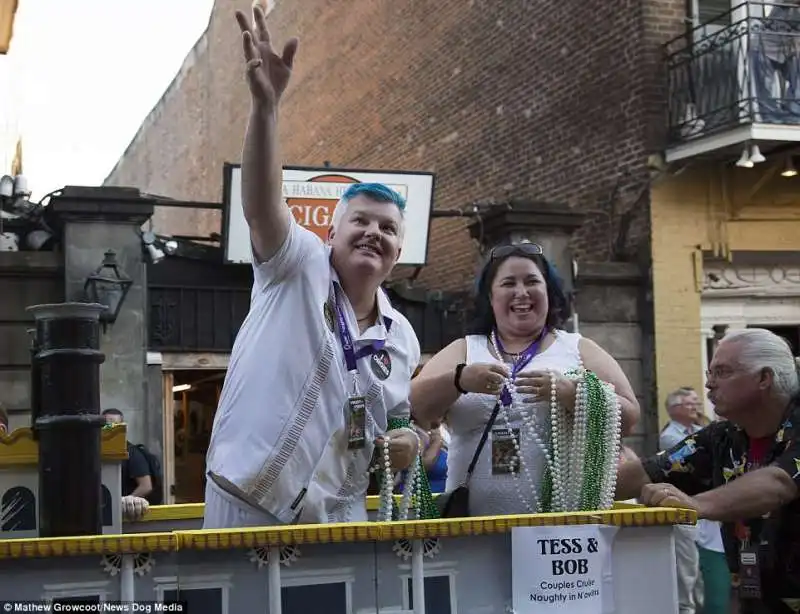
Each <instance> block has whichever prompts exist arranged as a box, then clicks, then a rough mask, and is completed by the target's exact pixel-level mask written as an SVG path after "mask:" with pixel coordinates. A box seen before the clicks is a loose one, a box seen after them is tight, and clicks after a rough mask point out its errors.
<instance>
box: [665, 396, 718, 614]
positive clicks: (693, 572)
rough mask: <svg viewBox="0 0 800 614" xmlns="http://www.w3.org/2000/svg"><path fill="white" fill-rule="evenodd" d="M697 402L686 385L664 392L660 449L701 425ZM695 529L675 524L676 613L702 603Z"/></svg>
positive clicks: (687, 612) (691, 613) (691, 610)
mask: <svg viewBox="0 0 800 614" xmlns="http://www.w3.org/2000/svg"><path fill="white" fill-rule="evenodd" d="M698 406H699V398H698V396H697V393H696V392H695V391H694V390H693V389H691V388H689V387H688V386H684V387H682V388H678V389H677V390H675V391H673V392H671V393H669V394H668V395H667V401H666V409H667V414H668V415H669V422H668V423H667V425H666V426H665V427H664V428H663V429H662V430H661V435H660V436H659V448H660V449H661V450H669V449H670V448H671V447H672V446H674V445H675V444H677V443H678V442H679V441H681V440H683V439H684V438H685V437H688V436H689V435H691V434H692V433H696V432H697V431H699V430H700V429H701V428H702V427H701V426H700V425H699V424H698V421H697V417H698V411H697V410H698ZM700 522H708V521H698V524H699V523H700ZM715 526H716V525H715ZM698 529H699V527H695V526H688V525H678V526H676V527H675V557H676V560H677V565H678V567H677V571H678V604H679V612H680V614H694V613H695V612H696V611H698V610H699V608H698V606H700V605H702V591H701V590H700V589H701V588H702V582H701V579H700V555H699V552H698V549H697V544H696V543H695V539H696V537H697V532H698ZM717 530H719V528H717Z"/></svg>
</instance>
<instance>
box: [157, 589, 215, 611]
mask: <svg viewBox="0 0 800 614" xmlns="http://www.w3.org/2000/svg"><path fill="white" fill-rule="evenodd" d="M164 601H183V602H185V603H186V610H187V611H189V612H196V613H197V614H222V589H221V588H190V589H185V588H183V589H180V590H173V589H170V590H166V591H164Z"/></svg>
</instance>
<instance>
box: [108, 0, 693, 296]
mask: <svg viewBox="0 0 800 614" xmlns="http://www.w3.org/2000/svg"><path fill="white" fill-rule="evenodd" d="M248 6H249V2H248V1H247V0H217V3H216V6H215V8H214V11H213V14H212V18H211V21H210V24H209V28H208V31H207V32H206V34H205V35H204V36H203V38H202V39H201V40H200V42H199V43H198V45H197V46H196V48H195V49H194V50H193V51H192V53H190V55H189V57H187V60H186V62H185V64H184V67H183V69H182V70H181V73H180V74H179V75H178V77H177V78H176V80H175V83H173V85H172V86H171V87H170V89H169V90H168V91H167V92H166V94H165V95H164V98H163V99H162V100H161V101H160V102H159V103H158V105H157V106H156V107H155V109H154V110H153V112H152V114H151V116H150V117H149V118H148V119H147V121H146V122H145V124H144V125H143V126H142V128H141V130H140V132H139V134H138V135H137V136H136V137H135V138H134V140H133V142H132V144H131V145H130V147H129V148H128V150H127V151H126V152H125V154H124V156H123V157H122V159H121V160H120V162H119V164H118V165H117V167H116V168H115V169H114V171H113V172H112V173H111V175H110V176H109V178H108V179H107V183H108V184H113V185H134V186H137V187H140V188H142V189H144V190H146V191H149V192H152V193H157V194H163V195H168V196H172V197H175V198H182V199H194V200H214V201H218V200H221V198H222V165H223V163H224V162H226V161H227V162H238V161H239V160H240V151H241V143H242V136H243V133H244V128H245V124H246V118H247V114H248V108H249V98H248V92H247V89H246V86H245V84H244V81H243V69H242V61H241V57H240V53H241V52H240V44H239V35H238V27H237V25H236V23H235V20H234V18H233V11H234V9H235V8H237V7H238V8H247V7H248ZM680 6H681V3H680V2H678V1H677V0H650V4H649V6H645V7H644V8H642V3H640V2H636V1H635V0H613V1H612V2H610V3H609V2H600V1H599V0H566V1H563V2H558V3H546V2H541V1H538V2H534V1H532V0H513V1H509V2H492V1H489V0H437V1H433V0H415V1H414V2H411V3H402V2H391V1H389V0H353V1H352V2H349V3H344V2H341V1H340V2H334V1H333V0H306V2H303V3H298V2H290V1H288V0H276V3H275V8H274V9H273V11H272V12H271V14H270V16H269V21H270V24H271V28H272V34H273V38H275V39H277V40H278V41H280V43H282V42H283V41H284V40H285V39H286V38H287V37H288V36H291V35H298V36H299V37H300V38H301V45H300V50H299V54H298V57H297V62H296V70H295V74H294V76H293V84H292V86H291V88H290V90H289V91H288V92H287V95H286V96H285V100H284V104H283V110H282V114H283V120H282V135H281V137H282V143H283V148H284V157H285V160H286V163H288V164H304V165H321V164H322V163H323V162H325V161H329V162H330V163H331V164H332V165H333V166H344V167H347V166H352V167H359V168H382V167H383V168H394V169H416V170H425V171H433V172H435V173H436V174H437V191H436V206H437V207H439V208H453V207H461V206H466V205H468V204H470V203H473V202H476V201H502V200H506V199H508V198H536V199H545V200H550V201H555V202H559V203H563V204H564V205H565V206H572V207H578V208H580V209H581V210H583V211H586V212H588V213H589V214H590V215H589V217H588V219H587V222H586V224H585V225H584V227H583V228H582V229H581V230H580V231H578V233H577V236H576V241H575V246H576V249H577V250H578V254H579V256H580V257H581V258H583V259H585V260H600V261H602V260H607V259H609V258H610V254H611V251H612V244H613V241H614V238H615V237H616V235H617V233H618V230H619V226H620V219H621V216H622V214H623V213H624V212H625V211H626V210H633V211H635V213H634V214H633V215H632V216H631V218H632V219H631V220H630V221H631V222H632V224H631V232H630V237H629V240H628V241H627V244H626V249H627V252H628V253H632V251H633V250H634V249H635V248H636V247H637V246H638V247H644V248H645V250H644V251H645V252H647V251H649V247H648V245H647V243H648V241H647V237H648V235H649V226H648V223H649V222H648V220H649V213H648V203H649V195H648V193H647V191H646V186H647V181H648V175H647V170H646V167H645V160H646V154H647V151H648V146H652V145H653V144H654V143H656V142H657V141H658V137H657V136H656V134H655V132H653V130H651V129H650V127H649V126H651V125H652V124H653V118H656V120H655V121H656V123H660V124H663V123H664V122H663V119H661V117H663V116H662V115H661V114H662V107H661V106H659V100H661V102H662V103H663V92H659V88H658V87H657V85H658V83H659V82H662V81H663V79H662V78H661V77H660V76H659V73H658V69H659V63H660V47H659V44H660V43H661V42H663V41H664V40H665V39H666V38H669V37H670V36H671V34H672V32H673V31H675V29H676V26H675V24H676V23H677V27H678V28H679V27H680V19H681V17H682V9H681V8H680ZM659 96H661V97H662V98H660V99H659ZM662 106H663V105H662ZM651 133H652V134H651ZM154 223H155V224H156V227H157V229H158V230H159V231H160V232H171V233H175V234H198V233H199V234H206V233H209V232H213V231H219V228H220V222H219V216H218V213H216V212H210V211H202V212H197V213H193V214H187V212H185V211H183V210H181V211H178V210H169V209H167V210H161V211H158V212H157V213H156V215H155V216H154ZM430 245H431V247H430V251H429V266H428V267H426V269H425V270H424V272H423V273H422V274H421V276H420V278H419V279H420V283H421V284H423V285H425V286H427V287H431V288H441V289H451V288H458V287H463V286H464V284H465V282H466V281H467V280H468V279H469V278H470V277H471V275H472V273H473V271H474V263H475V258H476V254H477V249H476V246H475V245H474V244H473V243H472V242H471V240H470V239H469V237H468V234H467V232H466V229H465V223H464V222H462V221H459V220H452V219H448V220H441V219H437V220H434V221H433V223H432V234H431V238H430Z"/></svg>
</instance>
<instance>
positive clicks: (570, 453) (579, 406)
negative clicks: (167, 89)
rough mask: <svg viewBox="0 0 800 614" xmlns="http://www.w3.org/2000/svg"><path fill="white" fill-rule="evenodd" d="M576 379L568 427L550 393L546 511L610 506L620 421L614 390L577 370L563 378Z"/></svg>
mask: <svg viewBox="0 0 800 614" xmlns="http://www.w3.org/2000/svg"><path fill="white" fill-rule="evenodd" d="M565 376H567V377H569V378H570V379H574V380H575V386H576V392H575V413H574V416H573V420H572V424H571V425H569V422H568V421H567V419H566V418H565V417H564V414H565V412H564V411H563V408H562V407H560V404H559V403H558V399H557V396H556V395H554V394H553V392H552V391H553V389H554V386H553V383H554V380H555V376H554V374H552V373H551V374H550V377H551V398H550V415H551V421H552V427H553V428H552V433H553V435H552V440H551V442H550V443H551V465H550V467H551V471H550V472H549V474H548V473H546V475H545V479H546V482H545V486H546V487H547V489H548V493H549V494H550V496H549V497H548V501H547V502H546V505H545V506H543V507H544V509H546V510H548V511H558V512H563V511H579V510H581V511H586V510H598V509H608V508H610V507H611V506H612V505H613V501H614V489H615V486H616V464H617V460H618V457H619V446H620V444H619V441H620V430H621V418H620V409H619V401H618V399H617V396H616V394H615V393H614V388H613V386H611V385H609V384H606V383H605V382H601V381H600V380H599V379H598V378H597V376H596V375H595V374H594V373H591V372H590V371H586V370H585V369H583V368H582V367H581V368H579V369H577V370H575V371H571V372H568V373H566V374H565Z"/></svg>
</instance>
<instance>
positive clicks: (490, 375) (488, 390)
mask: <svg viewBox="0 0 800 614" xmlns="http://www.w3.org/2000/svg"><path fill="white" fill-rule="evenodd" d="M508 376H509V371H508V367H506V366H505V365H501V364H499V363H496V362H491V363H474V364H471V365H467V366H466V367H464V369H463V370H462V371H461V380H460V381H459V384H460V385H461V387H462V388H463V389H464V390H466V391H467V392H475V393H478V394H497V393H498V392H500V390H501V389H502V387H503V383H504V382H505V381H506V380H507V379H508Z"/></svg>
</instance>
